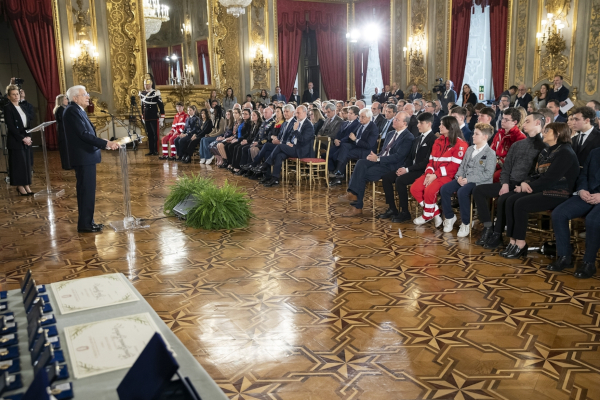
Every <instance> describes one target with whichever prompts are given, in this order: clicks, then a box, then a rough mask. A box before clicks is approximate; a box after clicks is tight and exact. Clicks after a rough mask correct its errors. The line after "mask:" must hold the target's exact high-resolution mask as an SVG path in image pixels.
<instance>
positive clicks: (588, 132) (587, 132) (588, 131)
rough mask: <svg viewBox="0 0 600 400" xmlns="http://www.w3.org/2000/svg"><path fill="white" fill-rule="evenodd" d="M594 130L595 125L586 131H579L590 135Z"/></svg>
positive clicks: (581, 133)
mask: <svg viewBox="0 0 600 400" xmlns="http://www.w3.org/2000/svg"><path fill="white" fill-rule="evenodd" d="M593 130H594V127H593V126H592V127H591V128H590V129H589V130H587V131H585V132H579V134H580V135H586V136H587V135H589V134H590V133H592V131H593Z"/></svg>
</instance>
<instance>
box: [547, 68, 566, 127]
mask: <svg viewBox="0 0 600 400" xmlns="http://www.w3.org/2000/svg"><path fill="white" fill-rule="evenodd" d="M547 98H548V100H558V103H559V105H560V106H565V105H567V103H566V101H567V99H568V98H569V89H567V88H566V87H564V86H563V77H562V75H555V76H554V88H553V89H552V90H551V91H550V93H548V97H547ZM556 122H558V121H556Z"/></svg>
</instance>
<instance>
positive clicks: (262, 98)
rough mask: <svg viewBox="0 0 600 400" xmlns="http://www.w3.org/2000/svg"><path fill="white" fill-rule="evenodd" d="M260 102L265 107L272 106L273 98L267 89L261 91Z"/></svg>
mask: <svg viewBox="0 0 600 400" xmlns="http://www.w3.org/2000/svg"><path fill="white" fill-rule="evenodd" d="M258 102H259V103H262V104H264V105H265V106H268V105H269V104H271V98H270V97H269V93H268V92H267V91H266V90H265V89H263V90H261V91H260V96H259V97H258Z"/></svg>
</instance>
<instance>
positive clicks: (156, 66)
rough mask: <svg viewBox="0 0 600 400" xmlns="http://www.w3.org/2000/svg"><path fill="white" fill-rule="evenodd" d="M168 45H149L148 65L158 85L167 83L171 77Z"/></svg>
mask: <svg viewBox="0 0 600 400" xmlns="http://www.w3.org/2000/svg"><path fill="white" fill-rule="evenodd" d="M168 55H169V48H168V47H148V65H149V66H150V69H151V70H152V75H153V76H154V82H155V83H156V84H157V85H167V84H168V83H167V80H168V79H169V63H168V62H167V61H166V58H167V56H168Z"/></svg>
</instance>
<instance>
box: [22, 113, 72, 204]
mask: <svg viewBox="0 0 600 400" xmlns="http://www.w3.org/2000/svg"><path fill="white" fill-rule="evenodd" d="M54 123H56V121H48V122H44V123H43V124H40V125H38V126H36V127H35V128H32V129H30V130H28V131H27V133H33V132H41V135H42V150H43V151H44V168H45V169H46V189H45V190H42V191H39V192H37V193H36V194H34V195H33V198H34V199H36V200H37V199H43V198H50V199H56V198H59V197H62V196H63V195H64V194H65V190H64V189H61V190H52V186H51V185H50V173H49V172H48V151H47V150H46V134H45V133H44V130H45V129H46V127H47V126H50V125H52V124H54Z"/></svg>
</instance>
